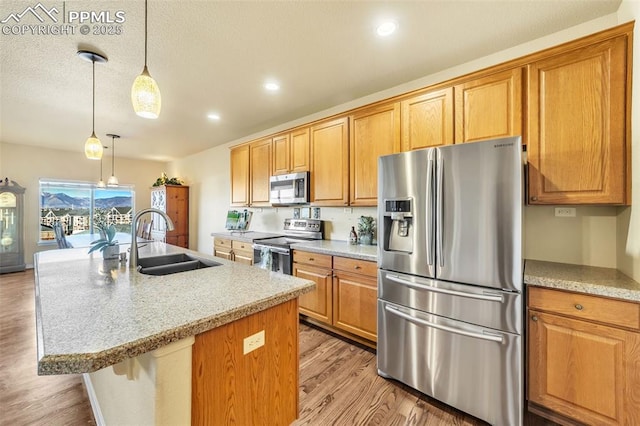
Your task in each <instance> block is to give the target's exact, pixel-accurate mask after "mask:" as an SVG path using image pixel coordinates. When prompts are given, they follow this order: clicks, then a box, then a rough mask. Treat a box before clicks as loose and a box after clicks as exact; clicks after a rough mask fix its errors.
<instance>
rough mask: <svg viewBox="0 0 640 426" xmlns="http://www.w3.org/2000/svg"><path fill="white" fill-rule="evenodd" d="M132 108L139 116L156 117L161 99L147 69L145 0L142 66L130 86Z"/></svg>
mask: <svg viewBox="0 0 640 426" xmlns="http://www.w3.org/2000/svg"><path fill="white" fill-rule="evenodd" d="M131 103H132V104H133V110H134V111H135V112H136V114H138V115H139V116H140V117H144V118H158V116H159V115H160V108H161V107H162V100H161V98H160V88H158V84H157V83H156V81H155V80H154V79H153V77H151V75H150V74H149V70H148V69H147V0H145V1H144V68H143V69H142V74H140V75H139V76H138V77H136V79H135V80H134V81H133V86H132V87H131Z"/></svg>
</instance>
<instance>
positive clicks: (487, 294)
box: [387, 275, 504, 303]
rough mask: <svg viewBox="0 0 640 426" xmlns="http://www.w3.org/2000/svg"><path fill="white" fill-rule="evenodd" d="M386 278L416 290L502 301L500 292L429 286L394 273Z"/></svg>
mask: <svg viewBox="0 0 640 426" xmlns="http://www.w3.org/2000/svg"><path fill="white" fill-rule="evenodd" d="M387 279H388V280H389V281H393V282H396V283H398V284H402V285H406V286H407V287H411V288H415V289H416V290H424V291H432V292H434V293H442V294H448V295H451V296H460V297H468V298H469V299H478V300H487V301H489V302H499V303H503V302H504V297H502V295H501V294H496V293H490V292H484V294H475V293H467V292H464V291H458V290H448V289H444V288H438V287H431V286H428V285H423V284H418V283H414V282H412V281H408V280H403V279H402V278H400V277H398V276H395V275H387Z"/></svg>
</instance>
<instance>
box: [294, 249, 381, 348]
mask: <svg viewBox="0 0 640 426" xmlns="http://www.w3.org/2000/svg"><path fill="white" fill-rule="evenodd" d="M293 261H294V264H293V275H295V276H297V277H300V278H305V279H308V280H312V281H314V282H315V283H316V290H315V291H313V292H311V293H307V294H304V295H302V296H301V297H300V298H299V305H300V314H301V315H303V316H306V317H307V318H308V319H312V320H315V321H313V322H314V323H319V324H318V325H320V326H323V327H325V328H327V329H329V330H331V331H333V332H335V333H338V334H340V335H343V336H345V337H348V338H351V339H354V340H357V341H359V342H361V343H364V344H367V345H369V346H374V344H375V342H376V341H377V331H376V330H377V309H376V306H377V298H378V284H377V265H376V263H375V262H369V261H364V260H358V259H351V258H345V257H339V256H328V255H322V254H317V253H309V252H304V251H299V250H294V252H293Z"/></svg>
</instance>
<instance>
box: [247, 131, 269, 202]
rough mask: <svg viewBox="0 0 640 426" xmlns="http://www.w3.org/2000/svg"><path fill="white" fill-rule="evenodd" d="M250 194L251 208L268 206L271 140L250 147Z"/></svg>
mask: <svg viewBox="0 0 640 426" xmlns="http://www.w3.org/2000/svg"><path fill="white" fill-rule="evenodd" d="M250 152H251V157H250V160H249V166H250V167H249V169H250V174H249V176H250V183H251V188H250V194H251V202H250V205H252V206H270V205H271V204H270V203H269V178H270V177H271V139H265V140H263V141H259V142H255V143H252V144H251V145H250Z"/></svg>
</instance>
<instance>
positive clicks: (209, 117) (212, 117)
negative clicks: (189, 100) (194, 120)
mask: <svg viewBox="0 0 640 426" xmlns="http://www.w3.org/2000/svg"><path fill="white" fill-rule="evenodd" d="M207 118H208V119H209V120H213V121H218V120H220V116H219V115H218V114H216V113H215V112H212V113H211V114H207Z"/></svg>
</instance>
